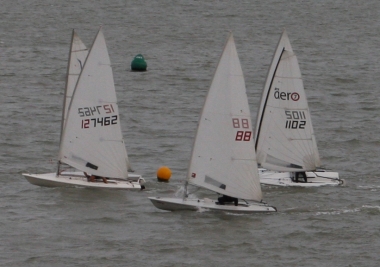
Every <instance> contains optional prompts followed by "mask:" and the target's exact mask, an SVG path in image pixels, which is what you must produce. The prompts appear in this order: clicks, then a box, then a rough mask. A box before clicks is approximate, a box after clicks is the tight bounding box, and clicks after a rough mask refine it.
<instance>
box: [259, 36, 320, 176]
mask: <svg viewBox="0 0 380 267" xmlns="http://www.w3.org/2000/svg"><path fill="white" fill-rule="evenodd" d="M255 145H256V152H257V161H258V163H259V164H260V165H261V166H262V167H264V168H267V169H270V170H275V171H291V172H294V171H295V172H297V171H311V170H315V169H316V168H317V167H319V166H320V159H319V153H318V148H317V143H316V140H315V136H314V130H313V126H312V123H311V117H310V112H309V106H308V103H307V99H306V94H305V90H304V87H303V82H302V77H301V71H300V68H299V65H298V60H297V57H296V55H295V54H294V52H293V50H292V47H291V45H290V41H289V38H288V35H287V33H286V31H284V32H283V34H282V36H281V38H280V41H279V43H278V46H277V49H276V51H275V53H274V56H273V60H272V64H271V66H270V68H269V71H268V75H267V79H266V83H265V86H264V90H263V93H262V97H261V104H260V108H259V111H258V117H257V124H256V129H255Z"/></svg>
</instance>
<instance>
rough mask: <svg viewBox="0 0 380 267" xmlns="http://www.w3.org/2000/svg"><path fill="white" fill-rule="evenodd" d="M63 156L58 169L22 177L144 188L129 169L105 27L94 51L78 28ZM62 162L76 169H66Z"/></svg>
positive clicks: (70, 71)
mask: <svg viewBox="0 0 380 267" xmlns="http://www.w3.org/2000/svg"><path fill="white" fill-rule="evenodd" d="M58 158H59V160H58V168H57V172H56V173H46V174H30V173H23V176H24V177H25V178H26V179H27V180H28V181H29V182H30V183H32V184H34V185H39V186H48V187H60V186H64V187H67V186H74V187H91V188H109V189H143V188H144V186H143V183H144V182H145V181H144V179H143V178H142V177H141V175H138V174H130V173H128V169H130V166H129V160H128V155H127V151H126V148H125V144H124V140H123V137H122V133H121V127H120V116H119V111H118V105H117V99H116V91H115V85H114V81H113V74H112V68H111V62H110V59H109V55H108V51H107V46H106V43H105V39H104V35H103V32H102V30H101V29H100V30H99V32H98V34H97V36H96V38H95V40H94V43H93V45H92V47H91V50H90V51H89V52H88V51H87V48H86V47H85V45H84V44H83V42H82V41H81V40H80V38H79V37H78V35H77V34H76V33H75V31H73V35H72V42H71V49H70V56H69V63H68V71H67V80H66V89H65V97H64V105H63V110H62V124H61V141H60V151H59V155H58ZM61 164H66V165H68V166H69V167H70V168H73V169H74V170H75V171H74V172H70V171H65V170H62V166H61ZM85 173H88V175H87V176H86V175H85Z"/></svg>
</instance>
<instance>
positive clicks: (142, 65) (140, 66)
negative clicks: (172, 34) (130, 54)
mask: <svg viewBox="0 0 380 267" xmlns="http://www.w3.org/2000/svg"><path fill="white" fill-rule="evenodd" d="M146 67H147V64H146V61H145V59H144V57H143V55H141V54H138V55H137V56H135V58H134V59H133V60H132V63H131V69H132V71H146Z"/></svg>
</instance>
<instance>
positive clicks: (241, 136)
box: [232, 118, 252, 141]
mask: <svg viewBox="0 0 380 267" xmlns="http://www.w3.org/2000/svg"><path fill="white" fill-rule="evenodd" d="M232 126H233V127H234V128H235V129H239V128H240V129H243V131H241V130H240V131H237V132H236V136H235V141H250V140H251V138H252V131H245V129H250V127H249V120H248V119H237V118H233V119H232Z"/></svg>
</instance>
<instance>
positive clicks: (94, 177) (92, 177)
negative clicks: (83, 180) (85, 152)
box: [83, 172, 108, 184]
mask: <svg viewBox="0 0 380 267" xmlns="http://www.w3.org/2000/svg"><path fill="white" fill-rule="evenodd" d="M83 173H84V175H85V176H86V177H87V181H89V182H95V180H96V179H102V180H103V182H104V183H106V184H107V183H108V182H107V178H106V177H102V176H97V175H93V174H91V175H88V174H87V172H83Z"/></svg>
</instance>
